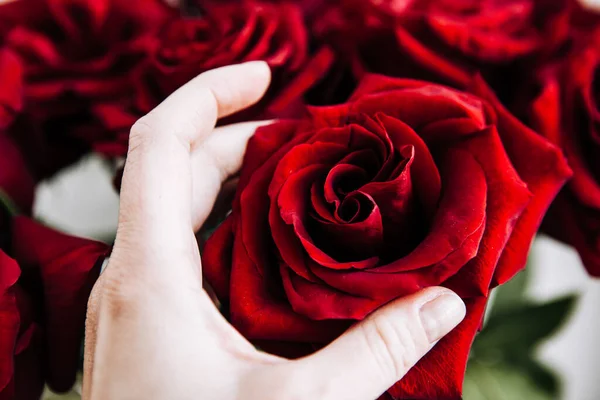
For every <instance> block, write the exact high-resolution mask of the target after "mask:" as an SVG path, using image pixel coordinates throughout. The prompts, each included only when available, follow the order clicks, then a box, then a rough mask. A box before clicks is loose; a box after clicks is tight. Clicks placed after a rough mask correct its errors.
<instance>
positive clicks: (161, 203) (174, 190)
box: [115, 62, 270, 257]
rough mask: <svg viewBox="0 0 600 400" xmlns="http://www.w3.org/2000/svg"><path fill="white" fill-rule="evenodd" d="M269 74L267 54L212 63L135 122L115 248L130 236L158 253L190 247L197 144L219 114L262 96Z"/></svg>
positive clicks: (210, 130) (211, 127)
mask: <svg viewBox="0 0 600 400" xmlns="http://www.w3.org/2000/svg"><path fill="white" fill-rule="evenodd" d="M269 81H270V71H269V68H268V66H267V64H266V63H264V62H250V63H245V64H239V65H232V66H227V67H223V68H218V69H215V70H211V71H208V72H205V73H203V74H201V75H199V76H198V77H196V78H195V79H193V80H192V81H190V82H188V83H187V84H186V85H184V86H182V87H181V88H180V89H178V90H177V91H176V92H174V93H173V94H172V95H171V96H169V97H168V98H167V99H166V100H165V101H164V102H163V103H161V104H160V105H159V106H158V107H156V108H155V109H154V110H152V111H151V112H150V113H149V114H148V115H146V116H144V117H142V118H141V119H140V120H139V121H138V122H136V123H135V124H134V126H133V127H132V128H131V134H130V141H129V151H128V155H127V162H126V165H125V170H124V175H123V183H122V187H121V207H120V212H119V229H118V233H117V242H116V246H115V250H116V248H117V246H118V245H119V242H120V241H123V240H125V241H130V242H131V243H129V245H128V249H129V250H131V249H132V247H133V248H134V249H135V248H136V246H139V244H141V245H142V246H143V248H141V249H140V250H142V251H153V250H154V251H156V254H155V255H156V256H158V257H161V256H163V255H164V254H172V252H179V251H189V250H190V247H189V246H192V245H193V240H192V239H193V227H192V168H191V157H190V154H191V151H192V149H193V148H195V147H196V146H197V145H198V144H199V143H201V142H202V141H203V140H204V139H205V138H206V136H207V135H208V134H210V132H212V130H213V128H214V126H215V123H216V121H217V119H218V118H219V117H223V116H226V115H229V114H232V113H234V112H236V111H238V110H240V109H242V108H245V107H247V106H249V105H251V104H253V103H255V102H257V101H258V100H259V99H260V98H261V97H262V95H263V94H264V92H265V91H266V89H267V86H268V84H269ZM207 173H215V172H214V171H210V170H209V171H207ZM201 179H212V177H202V178H201Z"/></svg>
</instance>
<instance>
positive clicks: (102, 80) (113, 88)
mask: <svg viewBox="0 0 600 400" xmlns="http://www.w3.org/2000/svg"><path fill="white" fill-rule="evenodd" d="M173 12H174V11H173V10H171V9H169V8H168V7H166V5H164V3H163V2H162V1H160V0H144V1H142V0H131V1H120V0H63V1H56V0H15V1H12V2H9V3H7V4H4V5H2V6H0V26H4V31H5V32H6V34H5V37H4V42H5V44H6V45H7V46H9V47H10V48H12V49H13V50H14V51H16V52H17V53H18V54H19V55H20V56H21V57H22V59H23V62H24V67H25V72H26V77H27V84H26V87H25V89H26V99H27V100H28V102H29V104H28V106H29V107H30V108H33V109H34V110H35V111H36V113H39V114H42V115H45V114H47V113H49V112H52V113H57V112H61V111H66V112H69V111H70V109H71V108H72V107H73V104H75V105H79V104H80V103H81V102H85V101H90V100H96V99H101V98H114V97H115V96H118V95H120V94H123V93H127V91H128V90H130V89H131V85H130V82H131V79H130V76H129V73H130V71H131V69H132V68H133V67H134V66H135V65H137V64H138V63H139V62H140V61H141V60H142V59H143V57H144V56H145V55H146V53H147V51H148V49H149V48H150V47H151V42H152V41H153V40H155V36H156V30H157V29H158V28H159V27H160V25H161V22H162V21H164V20H165V19H166V18H167V17H168V16H170V15H172V13H173ZM58 99H61V100H60V101H59V100H58ZM30 112H33V111H32V110H30Z"/></svg>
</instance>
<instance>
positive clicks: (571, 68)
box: [529, 25, 600, 276]
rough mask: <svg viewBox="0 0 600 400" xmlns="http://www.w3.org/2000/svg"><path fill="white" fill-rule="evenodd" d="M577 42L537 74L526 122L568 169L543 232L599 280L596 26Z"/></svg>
mask: <svg viewBox="0 0 600 400" xmlns="http://www.w3.org/2000/svg"><path fill="white" fill-rule="evenodd" d="M579 38H580V39H581V41H580V42H579V43H578V44H576V46H575V49H574V50H573V52H572V54H570V55H569V57H567V58H566V61H565V62H562V63H558V64H554V65H550V66H548V67H547V68H546V69H544V70H542V71H541V72H540V73H539V82H540V83H541V87H540V91H539V93H538V97H537V98H536V99H535V100H534V101H533V103H532V105H531V109H530V111H531V114H530V120H529V122H530V124H531V125H532V126H533V127H534V128H535V129H536V130H537V131H539V132H540V133H541V134H542V135H544V136H545V137H547V138H548V139H549V140H551V141H552V142H553V143H555V144H557V145H558V146H560V147H561V148H562V149H563V151H564V153H565V155H566V157H567V159H568V161H569V165H570V166H571V168H572V169H573V179H572V180H571V181H570V182H569V184H568V185H567V186H566V187H565V189H563V191H562V192H561V193H560V195H559V196H558V197H557V199H556V201H555V202H554V204H553V206H552V208H551V210H550V212H549V214H548V216H547V218H546V223H545V228H546V229H547V231H548V232H549V233H551V234H552V235H554V236H555V237H557V238H558V239H561V240H563V241H564V242H566V243H569V244H571V245H573V246H574V247H575V248H576V249H577V251H578V252H579V255H580V256H581V259H582V260H583V263H584V264H585V266H586V267H587V269H588V271H589V272H590V274H592V275H594V276H600V161H599V158H598V155H599V154H600V25H598V29H597V30H596V31H595V32H591V33H589V32H588V33H587V34H585V35H581V36H580V37H579Z"/></svg>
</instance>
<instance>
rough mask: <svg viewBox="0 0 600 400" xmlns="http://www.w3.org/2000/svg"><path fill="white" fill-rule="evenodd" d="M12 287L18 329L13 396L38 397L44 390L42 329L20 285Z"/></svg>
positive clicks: (33, 399) (23, 399) (35, 399)
mask: <svg viewBox="0 0 600 400" xmlns="http://www.w3.org/2000/svg"><path fill="white" fill-rule="evenodd" d="M16 289H17V290H16V295H17V296H16V298H17V305H18V307H19V315H20V329H19V331H20V332H19V337H18V339H17V342H16V345H15V357H14V363H15V376H14V381H13V383H14V391H15V395H14V398H15V399H18V400H39V398H40V396H41V395H42V391H43V390H44V378H45V376H44V373H45V368H44V365H43V362H42V360H43V359H44V357H45V353H44V337H43V334H44V332H43V330H42V329H41V328H40V326H39V324H38V323H37V322H36V321H34V320H33V318H36V317H37V315H36V310H35V305H34V304H33V302H32V299H31V298H30V296H29V295H28V294H27V293H25V291H24V290H22V289H21V288H20V287H17V288H16ZM11 400H12V398H11Z"/></svg>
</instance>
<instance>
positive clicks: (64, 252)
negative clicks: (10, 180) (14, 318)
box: [12, 217, 108, 391]
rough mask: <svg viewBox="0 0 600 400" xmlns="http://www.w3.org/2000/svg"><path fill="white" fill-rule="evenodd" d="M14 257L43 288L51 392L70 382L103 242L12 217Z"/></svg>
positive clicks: (79, 348)
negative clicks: (38, 277)
mask: <svg viewBox="0 0 600 400" xmlns="http://www.w3.org/2000/svg"><path fill="white" fill-rule="evenodd" d="M12 245H13V253H14V255H15V259H16V260H17V261H18V262H19V264H20V265H21V266H22V268H23V270H24V271H28V270H35V271H38V272H37V273H39V274H40V276H41V283H42V285H43V289H44V306H45V318H46V319H45V323H46V325H45V327H46V340H47V349H48V361H47V362H48V367H47V368H48V374H49V375H48V377H47V380H48V384H49V385H50V386H51V387H52V388H54V389H55V390H57V391H64V390H68V389H69V388H71V386H73V383H74V382H75V374H76V372H77V369H78V365H79V355H80V350H81V339H82V334H83V326H84V322H85V312H86V305H87V299H88V296H89V294H90V292H91V290H92V287H93V285H94V282H95V281H96V279H97V277H98V274H99V272H100V265H101V262H102V260H103V258H104V256H105V255H106V253H107V251H108V246H106V245H104V244H102V243H98V242H93V241H90V240H86V239H81V238H75V237H69V236H66V235H64V234H61V233H58V232H55V231H53V230H51V229H49V228H46V227H44V226H41V225H38V224H36V223H35V222H33V221H32V220H30V219H27V218H24V217H17V218H15V219H14V221H13V237H12Z"/></svg>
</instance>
